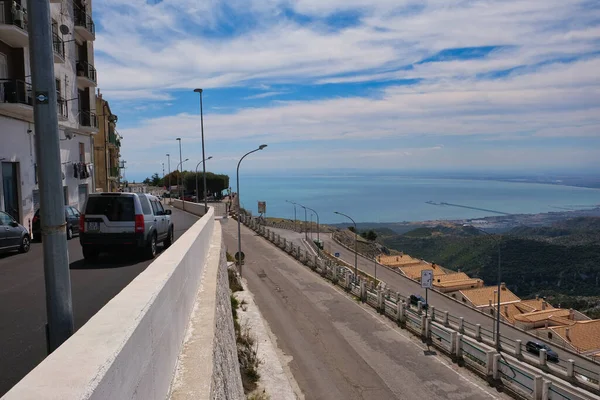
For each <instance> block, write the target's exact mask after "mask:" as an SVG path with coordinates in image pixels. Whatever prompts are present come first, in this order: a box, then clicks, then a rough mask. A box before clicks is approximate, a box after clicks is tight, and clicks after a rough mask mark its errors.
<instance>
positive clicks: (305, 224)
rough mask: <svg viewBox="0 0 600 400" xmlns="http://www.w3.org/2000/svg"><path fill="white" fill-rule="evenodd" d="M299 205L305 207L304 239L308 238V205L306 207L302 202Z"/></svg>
mask: <svg viewBox="0 0 600 400" xmlns="http://www.w3.org/2000/svg"><path fill="white" fill-rule="evenodd" d="M298 205H299V206H300V207H302V208H304V239H306V240H308V217H307V215H306V207H304V206H303V205H302V204H298Z"/></svg>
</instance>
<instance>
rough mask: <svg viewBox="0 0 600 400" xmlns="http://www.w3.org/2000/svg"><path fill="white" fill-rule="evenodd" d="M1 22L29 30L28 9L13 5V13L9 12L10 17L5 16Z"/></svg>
mask: <svg viewBox="0 0 600 400" xmlns="http://www.w3.org/2000/svg"><path fill="white" fill-rule="evenodd" d="M17 7H19V6H17ZM2 11H4V10H2ZM0 23H2V24H7V25H14V26H16V27H19V28H21V29H22V30H24V31H25V32H27V11H26V10H24V9H23V8H14V6H13V9H12V11H11V13H10V14H8V18H7V17H6V16H5V18H4V19H2V20H0Z"/></svg>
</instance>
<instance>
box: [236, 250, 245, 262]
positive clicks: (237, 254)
mask: <svg viewBox="0 0 600 400" xmlns="http://www.w3.org/2000/svg"><path fill="white" fill-rule="evenodd" d="M234 258H235V261H237V262H239V261H240V252H239V251H238V252H237V253H235V256H234ZM244 258H246V255H245V254H244V252H243V251H242V261H244Z"/></svg>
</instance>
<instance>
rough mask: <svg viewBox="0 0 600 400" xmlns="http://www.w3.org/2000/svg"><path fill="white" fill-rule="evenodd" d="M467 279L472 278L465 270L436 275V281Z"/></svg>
mask: <svg viewBox="0 0 600 400" xmlns="http://www.w3.org/2000/svg"><path fill="white" fill-rule="evenodd" d="M466 279H471V278H470V277H469V275H467V274H465V273H464V272H456V273H453V274H446V275H438V276H436V277H435V280H434V283H445V282H450V281H464V280H466Z"/></svg>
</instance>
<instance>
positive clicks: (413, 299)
mask: <svg viewBox="0 0 600 400" xmlns="http://www.w3.org/2000/svg"><path fill="white" fill-rule="evenodd" d="M419 301H420V302H421V303H423V310H427V309H428V308H429V304H427V302H426V301H425V299H424V298H423V296H420V295H418V294H411V295H410V304H412V305H414V306H418V305H419Z"/></svg>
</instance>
